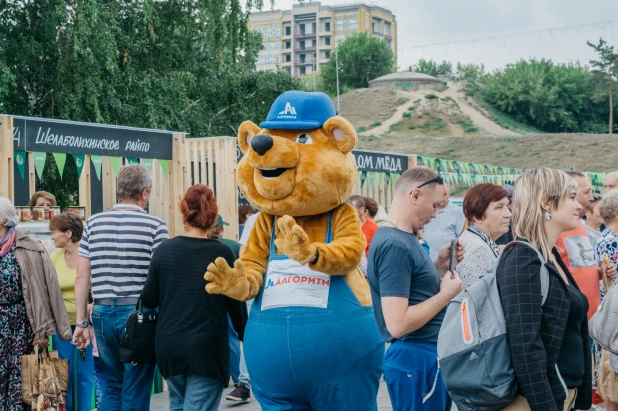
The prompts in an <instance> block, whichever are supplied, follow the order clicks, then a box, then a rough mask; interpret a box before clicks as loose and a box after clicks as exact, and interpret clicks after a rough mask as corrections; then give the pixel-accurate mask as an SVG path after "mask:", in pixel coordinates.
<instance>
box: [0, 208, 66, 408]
mask: <svg viewBox="0 0 618 411" xmlns="http://www.w3.org/2000/svg"><path fill="white" fill-rule="evenodd" d="M16 225H17V218H16V213H15V207H13V204H11V202H10V200H9V199H8V198H6V197H0V411H20V410H22V409H28V410H29V409H30V407H29V406H28V405H24V404H23V403H22V396H21V356H22V355H24V354H30V353H32V352H33V350H34V344H40V345H41V346H44V347H45V346H47V344H48V337H49V336H50V335H54V334H58V336H59V337H60V338H61V339H62V340H64V341H66V340H68V339H69V338H71V327H70V326H69V318H68V316H67V312H66V308H65V306H64V301H63V300H62V293H61V291H60V285H59V284H58V278H57V276H56V271H55V270H54V267H53V265H52V263H51V260H50V259H49V256H48V255H47V252H46V251H45V249H44V248H43V245H42V244H41V242H40V241H39V240H38V239H37V237H36V236H34V234H32V233H30V232H28V231H23V230H18V229H16V228H15V226H16Z"/></svg>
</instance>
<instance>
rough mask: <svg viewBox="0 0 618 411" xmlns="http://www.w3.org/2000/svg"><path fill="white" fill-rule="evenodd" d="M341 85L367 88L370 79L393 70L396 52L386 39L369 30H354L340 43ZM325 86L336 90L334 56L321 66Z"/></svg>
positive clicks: (331, 90) (332, 91)
mask: <svg viewBox="0 0 618 411" xmlns="http://www.w3.org/2000/svg"><path fill="white" fill-rule="evenodd" d="M338 53H339V57H338V58H339V67H340V68H339V82H340V85H343V86H349V87H352V88H365V87H368V86H369V81H370V80H373V79H375V78H378V77H380V76H383V75H385V74H388V73H391V72H392V71H393V68H394V64H395V63H394V62H395V59H394V55H393V52H392V50H391V49H390V48H389V47H388V46H387V45H386V43H385V42H383V41H380V40H379V39H377V38H375V37H373V36H371V35H370V34H368V33H366V32H362V33H358V34H354V35H352V36H350V37H348V38H347V39H346V40H344V41H343V42H342V43H341V44H340V45H339V46H338ZM320 72H321V73H322V74H321V75H322V79H323V81H324V87H325V90H327V91H328V92H329V93H335V92H336V91H337V81H336V67H335V56H334V53H332V54H331V59H330V60H329V61H328V63H326V64H325V65H323V66H322V67H321V68H320Z"/></svg>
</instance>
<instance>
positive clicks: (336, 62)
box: [335, 44, 341, 115]
mask: <svg viewBox="0 0 618 411" xmlns="http://www.w3.org/2000/svg"><path fill="white" fill-rule="evenodd" d="M338 49H339V44H335V71H336V72H337V115H339V113H340V112H341V107H340V105H339V53H338V52H337V50H338Z"/></svg>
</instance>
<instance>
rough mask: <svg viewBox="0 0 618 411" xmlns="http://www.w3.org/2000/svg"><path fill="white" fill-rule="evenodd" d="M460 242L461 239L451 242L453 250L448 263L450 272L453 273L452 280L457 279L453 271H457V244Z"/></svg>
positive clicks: (457, 238) (456, 238)
mask: <svg viewBox="0 0 618 411" xmlns="http://www.w3.org/2000/svg"><path fill="white" fill-rule="evenodd" d="M458 241H459V237H455V238H454V239H452V240H451V250H450V255H449V261H448V270H449V271H450V272H451V278H455V276H454V275H453V270H456V269H457V243H458Z"/></svg>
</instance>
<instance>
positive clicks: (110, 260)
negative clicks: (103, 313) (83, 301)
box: [79, 204, 168, 298]
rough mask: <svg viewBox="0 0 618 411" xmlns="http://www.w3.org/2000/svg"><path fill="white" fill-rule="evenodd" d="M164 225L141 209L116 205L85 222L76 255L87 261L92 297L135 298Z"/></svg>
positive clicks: (162, 236) (163, 235) (162, 237)
mask: <svg viewBox="0 0 618 411" xmlns="http://www.w3.org/2000/svg"><path fill="white" fill-rule="evenodd" d="M167 238H168V233H167V226H166V225H165V222H164V221H163V220H161V219H160V218H158V217H154V216H151V215H149V214H148V213H146V212H145V211H144V210H143V209H142V208H141V207H139V206H137V205H131V204H117V205H115V206H114V207H113V208H112V209H111V210H109V211H105V212H102V213H99V214H96V215H94V216H92V217H90V218H89V219H88V221H86V225H85V227H84V236H83V238H82V241H81V243H80V245H79V255H80V256H81V257H85V258H88V259H90V267H91V271H92V291H93V294H94V297H95V298H112V297H139V295H140V293H141V292H142V288H143V287H144V284H145V283H146V278H147V277H148V267H149V266H150V259H151V258H152V254H153V253H154V250H155V249H156V248H157V246H158V245H159V244H161V243H162V242H163V241H165V240H167Z"/></svg>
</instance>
